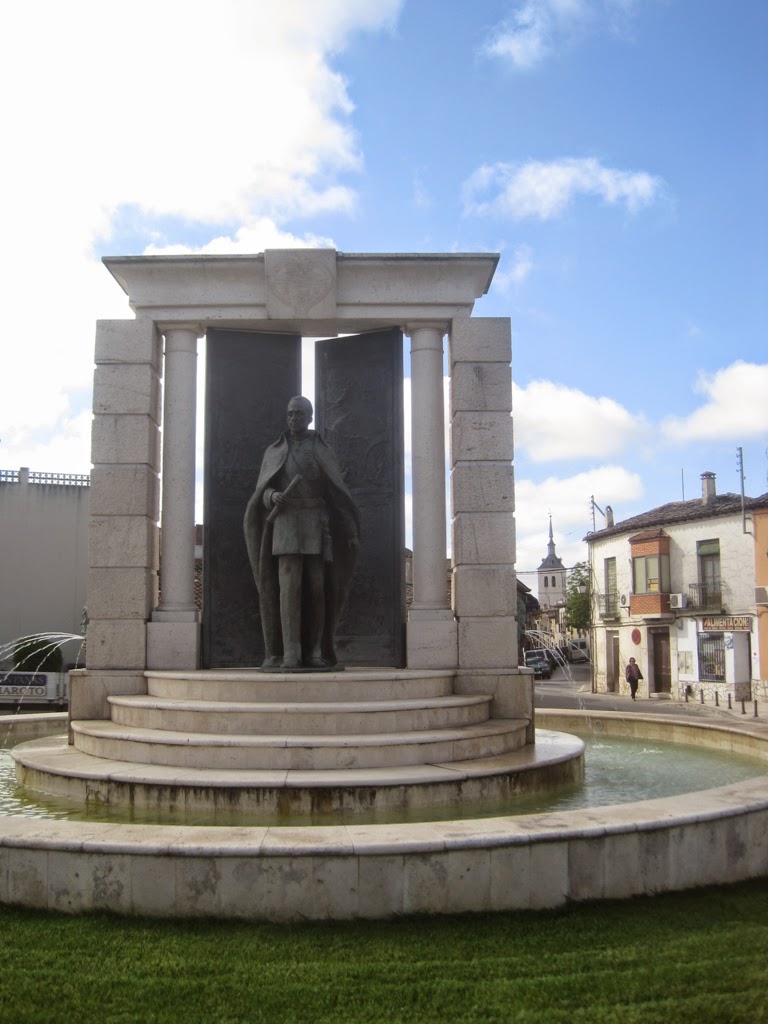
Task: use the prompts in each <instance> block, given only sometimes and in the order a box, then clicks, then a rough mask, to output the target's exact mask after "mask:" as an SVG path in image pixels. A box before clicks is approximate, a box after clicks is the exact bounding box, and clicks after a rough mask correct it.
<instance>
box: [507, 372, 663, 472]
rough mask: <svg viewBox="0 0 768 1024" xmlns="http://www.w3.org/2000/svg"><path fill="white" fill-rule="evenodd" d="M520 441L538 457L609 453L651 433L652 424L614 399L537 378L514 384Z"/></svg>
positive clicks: (517, 443) (517, 439) (604, 455)
mask: <svg viewBox="0 0 768 1024" xmlns="http://www.w3.org/2000/svg"><path fill="white" fill-rule="evenodd" d="M512 408H513V418H514V425H515V446H516V448H518V449H522V450H524V451H525V453H526V455H527V456H528V457H529V458H530V459H531V460H532V461H533V462H552V461H555V460H558V459H569V458H573V459H577V458H578V459H591V458H608V457H610V456H613V455H616V454H618V453H619V452H621V451H623V450H625V449H626V448H627V447H628V446H629V445H631V444H637V443H638V442H641V441H642V440H643V439H644V438H646V437H647V436H648V424H647V422H646V421H645V419H644V418H643V417H642V416H641V415H638V414H637V413H634V412H630V411H629V410H628V409H626V408H624V406H622V405H620V404H619V403H618V402H616V401H614V399H612V398H606V397H599V398H594V397H593V396H592V395H587V394H585V393H584V392H583V391H579V390H577V389H576V388H569V387H567V386H566V385H563V384H556V383H554V382H553V381H547V380H536V381H532V382H531V383H530V384H528V385H527V386H526V387H521V386H519V385H513V387H512Z"/></svg>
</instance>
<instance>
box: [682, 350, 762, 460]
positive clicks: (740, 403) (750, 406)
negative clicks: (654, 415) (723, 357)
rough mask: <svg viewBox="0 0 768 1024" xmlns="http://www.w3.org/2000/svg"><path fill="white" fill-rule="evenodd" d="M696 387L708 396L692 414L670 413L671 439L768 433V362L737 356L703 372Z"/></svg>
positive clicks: (735, 437) (730, 437) (742, 437)
mask: <svg viewBox="0 0 768 1024" xmlns="http://www.w3.org/2000/svg"><path fill="white" fill-rule="evenodd" d="M694 390H695V391H696V392H697V393H699V394H701V395H704V396H705V398H706V399H707V400H706V402H705V403H704V405H702V406H700V408H698V409H697V410H696V411H695V412H693V413H691V415H690V416H668V417H667V418H666V419H665V420H664V422H663V423H662V433H663V435H664V437H665V438H666V439H667V440H668V441H672V442H675V443H685V442H689V441H707V440H735V441H737V440H741V439H743V440H747V439H749V438H755V437H759V436H760V435H762V434H767V433H768V397H766V396H768V363H763V364H757V363H746V362H743V361H741V360H738V361H737V362H735V363H731V365H730V366H726V367H724V368H723V369H721V370H717V371H715V373H704V372H702V373H700V374H699V376H698V378H697V380H696V384H695V385H694Z"/></svg>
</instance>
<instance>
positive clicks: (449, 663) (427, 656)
mask: <svg viewBox="0 0 768 1024" xmlns="http://www.w3.org/2000/svg"><path fill="white" fill-rule="evenodd" d="M406 637H407V640H406V642H407V649H408V668H456V666H457V664H458V653H457V640H456V619H455V618H454V617H453V612H451V611H446V610H434V611H429V610H421V609H415V608H411V610H410V612H409V613H408V627H407V634H406Z"/></svg>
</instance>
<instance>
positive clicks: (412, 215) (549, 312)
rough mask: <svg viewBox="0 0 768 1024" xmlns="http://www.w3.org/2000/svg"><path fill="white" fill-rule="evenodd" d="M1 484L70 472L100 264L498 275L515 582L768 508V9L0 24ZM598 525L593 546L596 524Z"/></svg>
mask: <svg viewBox="0 0 768 1024" xmlns="http://www.w3.org/2000/svg"><path fill="white" fill-rule="evenodd" d="M0 18H1V19H2V28H3V35H4V38H5V39H6V40H7V47H8V49H7V53H8V59H7V60H5V61H4V65H3V67H2V69H0V75H2V76H3V78H4V79H5V81H4V82H3V85H4V87H5V88H4V95H5V96H6V97H13V100H12V102H11V104H10V106H8V107H7V109H6V111H5V112H4V118H3V123H4V127H3V132H4V136H5V137H4V143H5V146H4V148H5V152H6V154H11V155H12V156H11V158H10V159H9V158H8V157H7V159H6V173H5V179H6V180H5V188H4V191H3V196H2V204H3V225H4V229H5V246H4V251H5V256H4V261H3V262H4V284H5V294H6V303H5V307H6V308H5V331H4V337H5V341H4V343H3V350H2V351H3V356H2V369H3V380H4V384H5V387H4V393H5V398H4V403H3V408H2V412H1V413H0V467H2V468H5V469H17V468H19V466H22V465H28V466H30V467H31V468H32V469H33V470H57V471H70V472H82V471H87V469H88V467H89V442H88V435H89V422H90V404H91V403H90V382H91V376H92V369H93V366H92V359H93V333H94V321H95V320H96V319H97V318H99V317H122V316H126V315H130V311H129V310H128V307H127V304H126V303H125V300H124V296H123V294H122V292H121V291H120V289H119V288H118V286H117V285H116V284H115V283H114V282H113V280H112V279H111V277H110V275H109V274H108V272H107V271H106V270H105V269H104V268H103V267H102V265H101V264H100V262H99V261H100V258H101V257H102V256H103V255H127V254H137V253H145V252H146V253H163V252H200V251H206V252H233V251H245V252H259V251H262V250H263V249H264V248H274V247H279V246H283V245H287V246H299V245H332V246H334V247H336V248H337V249H339V250H342V251H347V252H360V251H370V252H376V251H382V252H386V251H395V252H419V251H430V252H432V251H434V252H441V251H491V252H496V251H498V252H500V253H501V261H500V264H499V269H498V272H497V275H496V279H495V282H494V285H493V286H492V289H491V291H490V292H489V294H488V295H487V296H485V297H484V298H483V299H481V300H480V301H479V302H478V303H477V305H476V308H475V312H476V313H477V314H478V315H483V316H509V317H511V319H512V327H513V363H512V367H513V377H514V394H513V402H514V415H515V443H516V458H515V473H516V480H517V524H518V552H519V557H518V568H519V570H520V571H521V573H523V575H522V577H521V578H522V579H523V580H524V581H525V582H527V583H529V584H530V583H532V582H533V577H532V576H530V575H528V574H527V572H528V570H531V569H535V568H536V566H537V565H538V564H539V562H540V560H541V558H542V557H543V556H544V555H545V554H546V544H547V533H548V516H549V514H550V513H551V514H552V516H553V521H554V532H555V540H556V543H557V550H558V553H559V554H560V555H561V557H562V558H563V560H564V562H565V564H567V565H572V564H573V563H574V562H575V561H577V560H578V559H580V558H582V557H583V556H584V545H583V544H582V538H583V537H584V535H585V533H586V532H587V530H588V529H590V528H591V518H590V505H589V502H590V496H591V495H594V496H595V500H596V501H597V502H598V504H599V505H600V506H601V507H602V508H605V505H606V504H610V505H612V507H613V508H614V511H615V514H616V517H617V519H623V518H626V517H628V516H630V515H634V514H636V513H637V512H639V511H642V510H643V509H647V508H651V507H653V506H655V505H659V504H662V503H664V502H666V501H670V500H676V499H678V498H680V497H681V496H682V487H683V484H684V487H685V496H686V497H695V496H696V495H697V494H698V493H699V492H700V483H699V476H700V474H701V473H702V472H704V471H713V472H715V473H716V474H717V478H718V481H717V482H718V490H719V491H721V492H723V491H728V490H733V491H735V490H738V487H739V479H738V475H737V469H736V449H737V447H739V446H741V447H742V448H743V450H744V467H745V471H746V475H747V480H746V490H747V493H748V494H752V495H757V494H762V493H764V492H765V491H768V340H767V337H766V327H767V326H768V315H767V314H768V310H767V308H766V306H767V303H766V271H767V270H768V198H767V192H768V190H766V181H768V131H767V127H768V126H767V124H766V107H767V104H766V97H768V5H766V4H765V3H764V2H763V0H735V2H733V3H731V4H728V5H725V4H723V3H722V0H472V2H471V3H470V2H459V0H252V2H250V3H248V2H244V0H239V2H238V0H217V2H216V3H215V4H214V3H209V2H203V0H185V2H183V3H182V2H177V0H152V2H149V0H135V2H134V3H133V4H132V5H131V8H130V17H128V16H127V11H126V10H123V9H119V8H117V7H114V5H111V4H104V3H102V2H96V0H73V2H71V3H69V4H66V5H65V4H59V3H54V2H42V3H38V4H35V5H17V4H12V5H6V7H5V8H4V11H3V14H2V15H0ZM597 525H598V528H599V526H600V525H601V521H600V515H599V513H598V523H597Z"/></svg>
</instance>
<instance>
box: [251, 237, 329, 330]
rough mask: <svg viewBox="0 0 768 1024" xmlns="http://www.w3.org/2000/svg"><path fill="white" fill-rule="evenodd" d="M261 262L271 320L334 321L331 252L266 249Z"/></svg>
mask: <svg viewBox="0 0 768 1024" xmlns="http://www.w3.org/2000/svg"><path fill="white" fill-rule="evenodd" d="M264 261H265V266H264V270H265V277H266V285H267V295H266V299H267V315H268V316H269V317H270V318H271V319H273V320H287V319H295V318H298V317H316V318H318V319H328V318H331V319H333V318H335V316H336V250H335V249H268V250H267V251H266V252H265V253H264Z"/></svg>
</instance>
